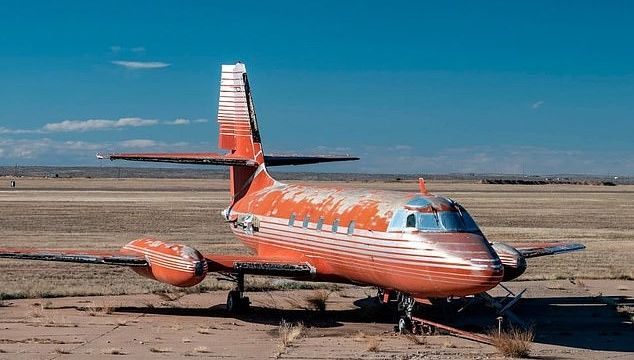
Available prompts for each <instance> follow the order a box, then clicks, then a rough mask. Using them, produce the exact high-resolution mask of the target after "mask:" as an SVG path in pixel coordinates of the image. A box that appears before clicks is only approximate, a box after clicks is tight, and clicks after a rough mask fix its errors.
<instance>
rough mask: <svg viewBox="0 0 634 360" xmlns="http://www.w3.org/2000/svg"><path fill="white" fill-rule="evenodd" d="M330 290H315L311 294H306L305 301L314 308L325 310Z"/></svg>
mask: <svg viewBox="0 0 634 360" xmlns="http://www.w3.org/2000/svg"><path fill="white" fill-rule="evenodd" d="M330 294H331V292H330V291H327V290H315V291H314V292H313V293H312V294H311V295H309V296H307V297H306V299H305V301H306V303H307V304H308V305H309V306H310V307H311V308H312V309H314V310H317V311H322V312H323V311H326V304H327V302H328V298H329V297H330Z"/></svg>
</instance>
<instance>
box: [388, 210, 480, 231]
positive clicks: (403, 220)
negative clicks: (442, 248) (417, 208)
mask: <svg viewBox="0 0 634 360" xmlns="http://www.w3.org/2000/svg"><path fill="white" fill-rule="evenodd" d="M455 210H456V211H435V210H434V211H432V212H429V213H427V212H409V211H405V210H402V211H398V212H397V213H396V214H395V216H394V218H393V219H392V221H391V223H390V230H403V229H416V230H420V231H430V232H433V231H436V232H441V231H455V232H479V231H480V229H479V228H478V225H477V224H476V222H475V221H474V220H473V218H472V217H471V215H469V213H468V212H467V211H466V210H465V209H464V208H463V207H462V206H460V205H456V207H455Z"/></svg>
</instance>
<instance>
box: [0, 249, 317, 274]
mask: <svg viewBox="0 0 634 360" xmlns="http://www.w3.org/2000/svg"><path fill="white" fill-rule="evenodd" d="M204 257H205V260H206V261H207V265H208V270H209V271H210V272H227V273H242V274H248V275H268V276H287V277H309V276H311V275H313V274H314V273H315V269H314V267H312V266H310V265H309V264H307V263H305V262H289V261H285V260H278V259H269V258H261V257H255V256H243V255H213V254H209V255H205V256H204ZM0 258H4V259H16V260H41V261H59V262H73V263H81V264H102V265H116V266H127V267H147V266H148V265H149V262H148V260H147V258H146V257H145V256H143V255H141V254H139V255H130V254H123V253H121V252H120V251H91V250H76V249H20V248H0Z"/></svg>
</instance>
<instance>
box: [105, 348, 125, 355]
mask: <svg viewBox="0 0 634 360" xmlns="http://www.w3.org/2000/svg"><path fill="white" fill-rule="evenodd" d="M101 353H102V354H104V355H127V353H126V352H124V351H123V350H121V349H119V348H106V349H102V350H101Z"/></svg>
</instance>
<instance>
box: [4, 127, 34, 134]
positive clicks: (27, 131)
mask: <svg viewBox="0 0 634 360" xmlns="http://www.w3.org/2000/svg"><path fill="white" fill-rule="evenodd" d="M37 132H40V130H31V129H8V128H5V127H3V126H0V134H33V133H37Z"/></svg>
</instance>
